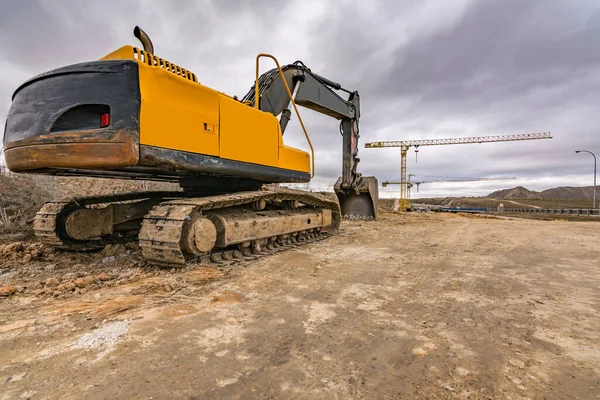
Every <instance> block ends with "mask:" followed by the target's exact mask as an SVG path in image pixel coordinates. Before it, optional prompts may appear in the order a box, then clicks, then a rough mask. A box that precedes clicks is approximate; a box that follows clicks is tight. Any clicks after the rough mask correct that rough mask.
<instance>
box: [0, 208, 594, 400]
mask: <svg viewBox="0 0 600 400" xmlns="http://www.w3.org/2000/svg"><path fill="white" fill-rule="evenodd" d="M599 227H600V225H598V224H597V223H594V222H564V221H532V220H519V219H506V220H504V219H493V218H478V217H467V216H460V215H450V214H424V213H423V214H390V213H383V214H382V215H381V217H380V218H379V220H377V221H374V222H344V223H343V225H342V229H341V231H340V233H339V234H337V235H336V236H335V237H332V238H330V239H327V240H324V241H321V242H317V243H313V244H310V245H307V246H305V247H302V248H297V249H294V250H289V251H287V252H283V253H278V254H275V255H272V256H268V257H265V258H263V259H261V260H257V261H254V262H252V263H248V264H244V265H237V266H230V267H219V268H215V267H209V266H191V267H189V268H186V269H184V270H161V269H157V268H152V267H149V266H147V265H145V264H144V262H143V261H141V260H140V257H139V253H138V251H137V249H136V248H135V246H129V247H124V246H115V247H111V248H107V249H105V250H104V251H103V252H101V253H92V254H80V255H72V254H65V253H58V252H54V251H52V250H50V249H47V248H44V247H42V246H39V245H37V244H35V243H31V242H19V243H13V244H8V245H4V246H3V247H2V248H1V249H0V399H13V398H16V399H20V398H31V399H42V398H64V399H82V398H85V399H101V398H102V399H115V398H127V399H133V398H135V399H147V398H154V399H161V398H189V399H193V398H195V399H201V398H211V399H236V398H240V399H241V398H244V399H246V398H260V399H265V398H269V399H270V398H272V399H281V398H285V399H320V398H323V399H330V398H334V399H335V398H339V399H413V398H419V399H427V398H429V399H438V398H441V399H446V398H447V399H454V398H458V399H466V398H471V399H496V398H498V399H542V398H545V399H576V398H578V399H593V398H599V397H600V331H599V327H600V229H598V228H599Z"/></svg>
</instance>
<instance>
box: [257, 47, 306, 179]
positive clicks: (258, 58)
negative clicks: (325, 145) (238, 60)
mask: <svg viewBox="0 0 600 400" xmlns="http://www.w3.org/2000/svg"><path fill="white" fill-rule="evenodd" d="M261 57H268V58H270V59H272V60H273V61H275V65H277V70H278V71H279V76H280V77H281V80H282V81H283V86H285V90H286V91H287V94H288V97H289V98H290V101H291V102H292V106H294V111H295V112H296V116H298V121H300V126H302V130H303V131H304V136H305V137H306V140H307V141H308V145H309V146H310V153H311V157H310V160H311V173H310V177H311V179H312V178H314V177H315V150H314V149H313V145H312V143H311V141H310V138H309V137H308V132H306V128H305V127H304V122H302V117H301V116H300V113H299V112H298V108H297V107H296V102H295V101H294V98H293V96H292V91H291V90H290V87H289V86H288V84H287V82H286V80H285V76H284V75H283V71H282V70H281V67H280V66H279V61H277V59H276V58H275V56H273V55H271V54H266V53H260V54H259V55H257V56H256V80H255V81H254V93H255V100H254V108H256V109H258V108H259V107H258V106H259V104H258V103H259V102H260V94H259V91H258V90H259V89H258V73H259V63H260V62H259V61H260V58H261Z"/></svg>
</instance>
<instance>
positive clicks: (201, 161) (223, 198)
mask: <svg viewBox="0 0 600 400" xmlns="http://www.w3.org/2000/svg"><path fill="white" fill-rule="evenodd" d="M134 35H135V37H136V38H137V39H139V40H140V42H141V43H142V47H143V49H140V48H136V47H133V46H123V47H121V48H119V49H117V50H115V51H114V52H112V53H110V54H108V55H106V56H104V57H102V58H101V59H99V60H96V61H92V62H83V63H79V64H74V65H69V66H66V67H61V68H58V69H54V70H52V71H48V72H45V73H42V74H40V75H38V76H36V77H34V78H31V79H30V80H28V81H26V82H25V83H23V84H22V85H21V86H20V87H18V88H17V90H16V91H15V93H14V94H13V97H12V104H11V107H10V110H9V113H8V117H7V121H6V126H5V132H4V156H5V159H6V164H7V167H8V168H9V169H10V170H11V171H13V172H17V173H33V174H49V175H57V176H88V177H90V176H91V177H105V178H128V179H141V180H155V181H168V182H177V183H179V185H180V187H181V190H179V191H172V192H134V193H123V194H117V195H112V196H90V197H80V198H74V199H61V200H55V201H50V202H48V203H46V204H45V205H44V206H43V207H42V209H41V210H40V211H39V212H38V213H37V215H36V218H35V220H34V230H35V233H36V235H37V237H38V238H39V239H40V240H41V241H42V242H43V243H45V244H48V245H51V246H55V247H57V248H62V249H67V250H75V251H83V250H92V249H99V248H102V247H104V246H105V245H107V244H111V243H122V242H126V241H135V240H137V241H138V243H139V246H140V248H141V252H142V254H143V256H144V258H145V259H146V260H147V261H148V262H150V263H153V264H159V265H165V266H182V265H186V264H187V263H190V262H203V263H220V262H224V261H229V260H238V259H240V260H243V259H253V258H256V257H258V256H260V255H262V254H267V253H269V252H273V251H280V250H283V249H287V248H290V247H295V246H298V245H300V244H303V243H307V242H310V241H313V240H317V239H322V238H325V237H327V236H328V235H331V234H332V233H335V232H336V231H337V230H338V228H339V225H340V220H341V219H342V218H344V217H347V218H361V219H375V218H376V217H377V200H378V183H377V179H376V178H375V177H363V176H362V175H361V174H360V173H358V172H357V165H358V163H359V161H360V159H359V158H358V138H359V128H358V122H359V117H360V103H359V95H358V92H356V91H350V90H346V89H344V88H343V87H342V86H341V85H340V84H338V83H336V82H334V81H332V80H329V79H326V78H324V77H322V76H319V75H318V74H316V73H314V72H312V71H311V70H310V69H309V68H307V67H306V66H305V65H304V64H303V63H302V62H300V61H296V62H295V63H293V64H289V65H284V66H283V67H282V66H280V65H279V63H278V62H277V60H276V59H275V57H273V56H271V55H268V54H260V55H259V56H257V58H256V81H255V83H254V85H253V86H252V87H251V89H250V90H249V92H248V93H247V94H246V95H245V96H244V97H243V98H241V99H238V98H237V97H232V96H229V95H226V94H224V93H221V92H218V91H216V90H214V89H211V88H209V87H206V86H204V85H202V84H200V83H199V82H198V78H197V77H196V75H195V74H194V73H192V72H190V71H189V70H186V69H184V68H181V67H180V66H177V65H174V64H173V63H170V62H169V61H167V60H164V59H162V58H159V57H157V56H155V55H154V47H153V44H152V41H151V40H150V38H149V37H148V35H147V34H146V33H145V32H144V31H143V30H142V29H141V28H139V27H137V26H136V27H135V29H134ZM261 58H271V59H272V60H273V61H275V64H276V68H273V69H271V70H269V71H267V72H266V73H264V74H262V75H260V76H259V60H260V59H261ZM340 93H342V94H343V96H342V95H340ZM290 105H291V106H292V108H293V109H294V111H295V113H296V115H297V118H298V119H299V122H300V125H301V126H302V129H303V130H304V133H305V135H306V139H307V140H308V143H309V145H310V149H311V153H312V154H309V153H308V152H305V151H302V150H299V149H296V148H292V147H289V146H286V145H285V144H284V141H283V136H284V133H285V131H286V127H287V124H288V121H289V120H290V118H291V116H292V110H291V109H290ZM297 105H300V106H303V107H306V108H309V109H311V110H314V111H317V112H320V113H323V114H325V115H328V116H330V117H333V118H335V119H337V120H340V128H339V130H340V133H341V142H342V146H343V157H342V158H343V160H342V173H341V177H340V178H339V179H338V180H337V182H336V183H335V185H334V192H335V194H336V196H327V195H326V194H324V193H314V192H309V191H302V190H293V189H289V188H285V187H281V186H280V185H278V184H281V183H303V182H304V183H305V182H309V181H310V180H311V179H312V178H313V177H314V150H313V146H312V144H311V142H310V138H309V136H308V135H307V134H306V130H305V129H304V123H303V122H302V119H301V117H300V114H299V113H298V109H297V107H296V106H297Z"/></svg>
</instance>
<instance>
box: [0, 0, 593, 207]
mask: <svg viewBox="0 0 600 400" xmlns="http://www.w3.org/2000/svg"><path fill="white" fill-rule="evenodd" d="M0 10H2V12H1V13H0V121H4V120H5V118H6V114H7V111H8V108H9V107H10V97H11V95H12V93H13V91H14V90H15V89H16V88H17V86H19V84H20V83H22V82H23V81H24V80H26V79H28V78H30V77H31V76H33V75H36V74H38V73H41V72H44V71H46V70H49V69H52V68H56V67H59V66H63V65H68V64H72V63H77V62H81V61H88V60H94V59H97V58H100V57H102V56H103V55H105V54H107V53H109V52H110V51H112V50H114V49H116V48H118V47H120V46H122V45H125V44H132V45H135V46H139V44H138V42H137V40H136V39H135V38H134V37H133V34H132V30H133V27H134V26H135V25H140V26H141V27H142V28H143V29H144V30H145V31H146V32H147V33H148V34H149V35H150V37H151V38H152V41H153V42H154V47H155V53H156V54H157V55H158V56H160V57H162V58H165V59H167V60H169V61H171V62H174V63H176V64H178V65H180V66H182V67H184V68H187V69H189V70H191V71H193V72H194V73H196V75H197V76H198V79H199V80H200V81H201V83H202V84H205V85H207V86H209V87H212V88H214V89H217V90H219V91H223V92H226V93H228V94H231V95H238V96H239V97H241V96H243V95H244V94H245V93H246V92H247V91H248V89H249V88H250V86H251V85H252V84H253V82H254V57H255V56H256V54H258V53H261V52H267V53H272V54H274V55H275V56H276V57H277V58H278V59H279V61H280V62H281V63H282V64H287V63H292V62H294V61H296V60H302V61H303V62H304V63H305V64H306V65H307V66H308V67H309V68H311V69H312V70H313V71H315V72H317V73H319V74H320V75H323V76H325V77H328V78H330V79H332V80H334V81H337V82H340V83H341V84H342V85H343V86H344V87H346V88H348V89H351V90H357V91H358V92H359V93H360V95H361V113H362V118H361V121H360V133H361V138H360V151H359V156H360V158H361V163H360V165H359V170H360V171H361V172H362V173H363V174H364V175H374V176H376V177H377V178H378V179H379V181H380V182H381V181H383V180H387V179H396V178H398V177H399V175H400V172H399V161H400V157H399V150H398V149H365V148H364V143H365V142H370V141H378V140H407V139H425V138H435V137H439V138H443V137H461V136H478V135H500V134H512V133H527V132H551V134H552V135H553V136H554V138H553V139H550V140H539V141H526V142H512V143H510V142H509V143H497V144H477V145H454V146H431V147H421V148H420V151H419V158H418V163H416V162H415V153H414V151H412V150H411V151H410V152H409V156H408V172H409V173H413V174H415V175H420V176H449V177H453V176H457V177H488V176H509V177H512V176H514V177H516V178H517V179H516V180H510V181H491V182H473V183H468V184H459V183H452V184H430V185H425V184H424V185H422V186H421V188H420V190H419V196H445V195H485V194H487V193H489V192H491V191H493V190H496V189H500V188H506V187H513V186H517V185H523V186H526V187H527V188H530V189H533V190H543V189H546V188H549V187H554V186H583V185H591V184H592V182H593V179H592V175H593V159H592V157H591V156H590V155H589V154H578V155H576V154H575V150H577V149H588V150H591V151H593V152H596V154H597V155H598V156H599V157H600V136H599V133H598V129H599V128H600V112H599V111H600V110H599V109H598V107H599V100H598V99H599V93H600V2H598V1H597V0H587V1H586V0H581V1H575V0H573V1H568V0H528V1H523V0H502V1H501V0H497V1H493V0H485V1H484V0H453V1H439V0H436V1H427V0H421V1H412V0H411V1H408V0H402V1H401V0H396V1H383V0H371V1H341V0H338V1H327V2H325V1H323V2H320V1H313V0H301V1H281V0H280V1H277V0H273V1H270V0H257V1H251V0H246V1H242V0H240V1H234V0H220V1H216V0H215V1H208V0H194V1H192V0H189V1H176V2H175V1H173V2H171V1H169V2H168V1H158V0H156V1H106V0H105V1H82V0H77V1H76V0H71V1H66V0H63V1H58V0H37V1H33V0H31V1H30V0H20V1H10V0H0ZM263 65H264V67H263V68H262V70H263V71H264V70H266V69H269V68H271V67H272V65H270V64H268V62H267V61H265V62H264V64H263ZM300 112H301V113H302V116H303V119H304V121H305V123H306V125H307V128H308V130H309V134H310V136H311V139H312V140H313V144H314V146H315V149H316V175H317V176H316V179H315V181H314V182H315V184H316V185H328V184H329V185H331V184H333V183H334V182H335V180H336V179H337V177H338V176H339V175H340V172H341V137H340V135H339V133H338V125H339V123H338V121H336V120H334V119H331V118H329V117H325V116H323V115H320V114H318V113H316V112H314V111H311V110H307V109H300ZM2 125H4V124H2ZM284 139H285V141H286V144H289V145H293V146H298V147H301V148H304V149H307V145H306V143H305V140H304V137H303V135H302V134H301V132H300V129H299V124H298V121H297V119H296V118H294V117H292V122H290V125H289V127H288V131H286V135H285V136H284ZM397 190H398V188H397V187H392V188H388V189H382V194H383V195H385V193H395V192H397ZM415 194H416V193H413V196H414V195H415Z"/></svg>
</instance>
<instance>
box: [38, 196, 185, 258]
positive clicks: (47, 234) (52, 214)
mask: <svg viewBox="0 0 600 400" xmlns="http://www.w3.org/2000/svg"><path fill="white" fill-rule="evenodd" d="M182 195H183V193H182V192H143V193H140V192H134V193H123V194H118V195H109V196H88V197H79V198H74V199H67V200H54V201H49V202H47V203H46V204H44V205H43V206H42V208H41V209H40V210H39V211H38V212H37V213H36V216H35V218H34V221H33V228H34V232H35V235H36V237H37V238H38V240H39V241H40V242H41V243H43V244H46V245H49V246H53V247H55V248H58V249H62V250H72V251H85V250H97V249H101V248H103V247H104V246H106V245H108V244H117V243H125V242H129V241H135V240H136V239H137V230H138V229H139V228H138V229H135V227H133V228H132V229H130V230H126V231H119V232H116V233H114V234H112V235H106V236H104V237H101V238H94V239H93V240H72V239H70V238H69V237H68V235H67V234H66V233H65V226H64V225H65V218H66V216H67V215H68V214H70V213H71V212H73V211H76V210H81V209H86V208H89V207H93V206H97V205H100V204H110V203H121V202H130V201H135V200H148V199H155V200H157V201H160V200H162V199H165V198H177V197H181V196H182Z"/></svg>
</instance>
